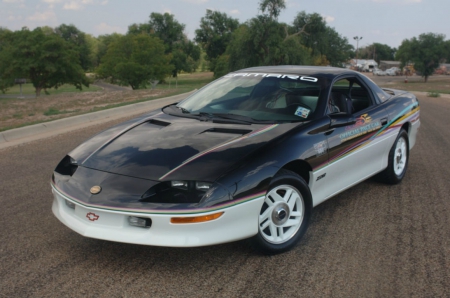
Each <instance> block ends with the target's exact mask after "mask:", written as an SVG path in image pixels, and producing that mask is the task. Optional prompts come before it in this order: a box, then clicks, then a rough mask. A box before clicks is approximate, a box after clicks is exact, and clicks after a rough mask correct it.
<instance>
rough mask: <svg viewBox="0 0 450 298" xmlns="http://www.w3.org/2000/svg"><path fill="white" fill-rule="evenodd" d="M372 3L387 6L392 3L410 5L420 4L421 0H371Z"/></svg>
mask: <svg viewBox="0 0 450 298" xmlns="http://www.w3.org/2000/svg"><path fill="white" fill-rule="evenodd" d="M372 2H376V3H389V4H394V3H403V4H410V3H421V2H422V0H372Z"/></svg>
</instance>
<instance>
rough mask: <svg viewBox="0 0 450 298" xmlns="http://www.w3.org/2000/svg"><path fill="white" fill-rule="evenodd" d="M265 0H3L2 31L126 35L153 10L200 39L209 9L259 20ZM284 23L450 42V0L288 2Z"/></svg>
mask: <svg viewBox="0 0 450 298" xmlns="http://www.w3.org/2000/svg"><path fill="white" fill-rule="evenodd" d="M259 2H260V0H245V1H244V0H128V1H127V0H0V27H6V28H8V29H10V30H13V31H15V30H20V29H21V28H22V27H24V26H26V27H28V28H30V29H34V28H36V27H41V26H50V27H56V26H59V25H60V24H73V25H75V26H76V27H77V28H78V29H80V30H81V31H83V32H85V33H88V34H92V35H93V36H98V35H102V34H110V33H113V32H118V33H123V34H124V33H126V32H127V29H128V26H129V25H131V24H134V23H146V22H148V20H149V16H150V14H151V13H152V12H158V13H165V12H168V13H171V14H173V15H174V16H175V19H176V20H177V21H178V22H180V23H182V24H185V25H186V27H185V33H186V35H187V36H188V37H189V38H190V39H193V38H194V37H195V30H196V29H197V28H198V27H199V24H200V19H201V18H202V17H203V16H205V14H206V10H207V9H211V10H216V11H220V12H225V13H226V14H228V15H229V16H231V17H233V18H236V19H238V20H239V21H240V22H241V23H242V22H245V21H247V20H249V19H251V18H252V17H254V16H256V15H257V14H258V13H259V11H258V7H259ZM286 6H287V7H286V9H285V10H283V11H282V13H281V15H280V16H279V21H280V22H284V23H288V24H291V23H292V22H293V20H294V18H295V16H296V15H297V14H298V13H299V12H301V11H306V12H307V13H318V14H320V15H322V16H323V17H324V19H325V20H326V22H327V24H328V26H330V27H333V28H334V29H335V30H336V31H337V32H338V33H339V34H341V35H342V36H343V37H346V38H347V39H348V40H349V42H350V44H352V45H353V46H354V47H355V48H356V46H357V42H356V40H354V37H356V36H357V37H362V39H361V40H360V41H359V44H358V46H359V47H364V46H367V45H370V44H372V43H374V42H378V43H382V44H387V45H389V46H390V47H396V48H397V47H398V46H400V44H401V43H402V41H403V40H404V39H410V38H412V37H415V36H416V37H417V36H419V35H420V34H422V33H428V32H432V33H439V34H444V35H446V40H448V39H450V0H315V1H305V0H286Z"/></svg>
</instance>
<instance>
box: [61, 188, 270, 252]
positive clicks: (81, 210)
mask: <svg viewBox="0 0 450 298" xmlns="http://www.w3.org/2000/svg"><path fill="white" fill-rule="evenodd" d="M52 192H53V196H54V200H53V206H52V211H53V213H54V214H55V216H56V217H57V218H58V219H59V220H60V221H61V222H62V223H63V224H65V225H66V226H67V227H69V228H70V229H72V230H74V231H75V232H77V233H79V234H81V235H82V236H85V237H90V238H96V239H102V240H109V241H115V242H123V243H133V244H144V245H154V246H171V247H194V246H205V245H213V244H220V243H225V242H231V241H236V240H240V239H245V238H249V237H251V236H253V235H256V233H257V232H258V216H259V211H260V209H261V206H262V204H263V201H264V196H260V197H257V198H255V199H253V200H250V201H246V202H243V203H241V204H238V205H233V206H231V207H226V208H223V209H220V210H217V209H216V210H214V211H209V212H201V213H197V214H189V215H180V214H174V213H172V214H170V213H167V214H160V213H157V214H156V213H151V212H142V213H140V212H128V211H118V210H107V209H100V208H95V207H90V206H85V205H82V204H80V203H79V202H75V201H73V200H71V199H70V198H68V197H67V196H65V195H64V194H63V193H61V192H60V191H58V190H57V189H55V188H52ZM66 200H67V201H69V202H71V203H73V204H75V209H72V208H70V207H68V206H67V205H66V202H65V201H66ZM220 211H222V212H224V214H223V215H222V216H221V217H219V218H218V219H215V220H212V221H208V222H202V223H189V224H172V223H171V222H170V219H171V218H172V217H180V216H185V217H188V216H198V215H208V214H213V213H217V212H220ZM88 214H89V215H88ZM129 216H135V217H144V218H150V219H151V221H152V225H151V227H150V228H140V227H135V226H131V225H130V224H129V222H128V218H129ZM94 219H95V220H94Z"/></svg>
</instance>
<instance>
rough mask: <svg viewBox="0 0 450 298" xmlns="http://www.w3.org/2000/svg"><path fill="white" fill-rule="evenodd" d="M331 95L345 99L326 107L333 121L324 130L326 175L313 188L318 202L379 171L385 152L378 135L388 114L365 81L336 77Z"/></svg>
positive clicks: (384, 145) (381, 137)
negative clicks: (326, 162)
mask: <svg viewBox="0 0 450 298" xmlns="http://www.w3.org/2000/svg"><path fill="white" fill-rule="evenodd" d="M336 94H337V95H336ZM333 97H334V99H335V100H336V98H340V100H341V101H344V102H341V103H336V102H330V104H329V107H328V114H329V117H330V118H331V123H332V124H331V127H332V128H331V129H330V131H329V132H328V133H327V145H328V164H327V165H326V166H325V167H324V168H323V169H321V171H322V172H323V173H322V174H321V175H325V176H324V178H323V179H321V180H322V182H321V184H322V185H321V187H316V193H315V196H316V199H317V200H316V202H317V203H320V202H322V201H324V200H326V199H328V198H329V197H331V196H333V195H335V194H337V193H339V192H341V191H343V190H345V189H346V188H349V187H350V186H352V185H355V184H356V183H358V182H360V181H363V180H365V179H366V178H368V177H370V176H372V175H374V174H375V173H377V172H379V171H381V170H382V167H383V157H384V155H386V152H387V151H388V148H387V146H388V142H385V141H383V136H379V135H378V132H379V131H380V129H381V128H382V126H384V125H385V124H387V122H388V115H387V113H386V111H385V109H384V107H383V106H382V105H379V104H378V103H377V102H376V100H375V97H374V95H373V94H372V93H371V91H370V90H369V88H368V87H367V86H366V85H365V84H364V82H362V81H361V80H360V79H359V78H358V77H357V76H356V75H355V76H346V77H343V78H340V79H337V80H336V81H335V82H334V83H333V85H332V88H331V90H330V99H329V100H330V101H333ZM337 101H338V100H337ZM343 110H344V111H343ZM342 119H346V120H345V121H340V122H341V123H342V124H341V125H339V124H333V122H336V123H338V122H339V121H338V120H342Z"/></svg>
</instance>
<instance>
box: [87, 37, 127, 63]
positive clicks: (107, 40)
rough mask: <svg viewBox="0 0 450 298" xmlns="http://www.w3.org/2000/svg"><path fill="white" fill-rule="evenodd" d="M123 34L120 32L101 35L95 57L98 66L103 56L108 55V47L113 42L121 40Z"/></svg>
mask: <svg viewBox="0 0 450 298" xmlns="http://www.w3.org/2000/svg"><path fill="white" fill-rule="evenodd" d="M122 36H123V35H122V34H119V33H112V34H105V35H100V36H99V37H98V38H97V40H98V46H97V55H96V57H95V63H94V65H96V66H97V67H98V66H99V65H100V61H102V59H103V57H104V56H105V55H106V52H107V51H108V47H109V45H110V44H112V43H113V42H115V41H117V40H119V39H120V38H121V37H122Z"/></svg>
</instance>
